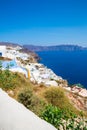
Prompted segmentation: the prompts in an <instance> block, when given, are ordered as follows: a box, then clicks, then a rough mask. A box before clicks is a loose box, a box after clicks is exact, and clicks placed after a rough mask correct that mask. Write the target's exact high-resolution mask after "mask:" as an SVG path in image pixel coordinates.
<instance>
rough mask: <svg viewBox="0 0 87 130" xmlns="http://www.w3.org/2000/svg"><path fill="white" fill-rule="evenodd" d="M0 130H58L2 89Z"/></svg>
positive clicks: (0, 92)
mask: <svg viewBox="0 0 87 130" xmlns="http://www.w3.org/2000/svg"><path fill="white" fill-rule="evenodd" d="M0 130H57V129H56V128H54V127H53V126H52V125H51V124H49V123H47V122H46V121H44V120H42V119H40V118H39V117H37V116H36V115H35V114H34V113H33V112H31V111H30V110H28V109H26V108H25V107H24V106H23V105H22V104H20V103H18V102H17V101H16V100H14V99H12V98H11V97H9V96H8V95H7V94H6V93H5V92H4V91H2V90H1V89H0Z"/></svg>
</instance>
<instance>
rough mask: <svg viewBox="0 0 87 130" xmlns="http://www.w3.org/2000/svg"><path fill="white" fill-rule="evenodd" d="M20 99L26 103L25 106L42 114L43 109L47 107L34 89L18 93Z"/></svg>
mask: <svg viewBox="0 0 87 130" xmlns="http://www.w3.org/2000/svg"><path fill="white" fill-rule="evenodd" d="M18 101H19V102H21V103H22V104H24V106H25V107H27V108H28V109H30V110H31V111H33V112H34V113H36V114H37V115H40V113H41V111H42V110H43V109H44V107H45V102H44V101H43V100H41V99H39V98H38V97H37V96H36V95H35V94H34V93H33V90H32V89H29V88H28V89H24V90H23V91H22V92H20V93H19V95H18Z"/></svg>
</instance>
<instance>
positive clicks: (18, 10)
mask: <svg viewBox="0 0 87 130" xmlns="http://www.w3.org/2000/svg"><path fill="white" fill-rule="evenodd" d="M0 41H6V42H14V43H20V44H34V45H59V44H78V45H82V46H87V0H0Z"/></svg>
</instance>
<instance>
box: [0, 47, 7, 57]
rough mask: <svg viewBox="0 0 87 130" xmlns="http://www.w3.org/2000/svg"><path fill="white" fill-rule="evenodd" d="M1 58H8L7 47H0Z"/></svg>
mask: <svg viewBox="0 0 87 130" xmlns="http://www.w3.org/2000/svg"><path fill="white" fill-rule="evenodd" d="M0 56H2V57H6V46H0Z"/></svg>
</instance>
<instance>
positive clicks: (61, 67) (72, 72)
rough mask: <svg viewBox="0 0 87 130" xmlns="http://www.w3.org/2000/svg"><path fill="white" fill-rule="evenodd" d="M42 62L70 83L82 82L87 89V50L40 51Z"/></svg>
mask: <svg viewBox="0 0 87 130" xmlns="http://www.w3.org/2000/svg"><path fill="white" fill-rule="evenodd" d="M37 54H38V55H39V56H40V58H41V60H40V63H43V64H44V65H45V66H47V67H48V68H50V69H52V70H53V71H54V72H55V73H56V74H57V75H58V76H61V77H62V78H63V79H66V80H67V81H68V83H69V84H70V85H72V84H78V83H80V84H82V85H83V86H84V87H85V88H86V89H87V51H85V50H83V51H40V52H37Z"/></svg>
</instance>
